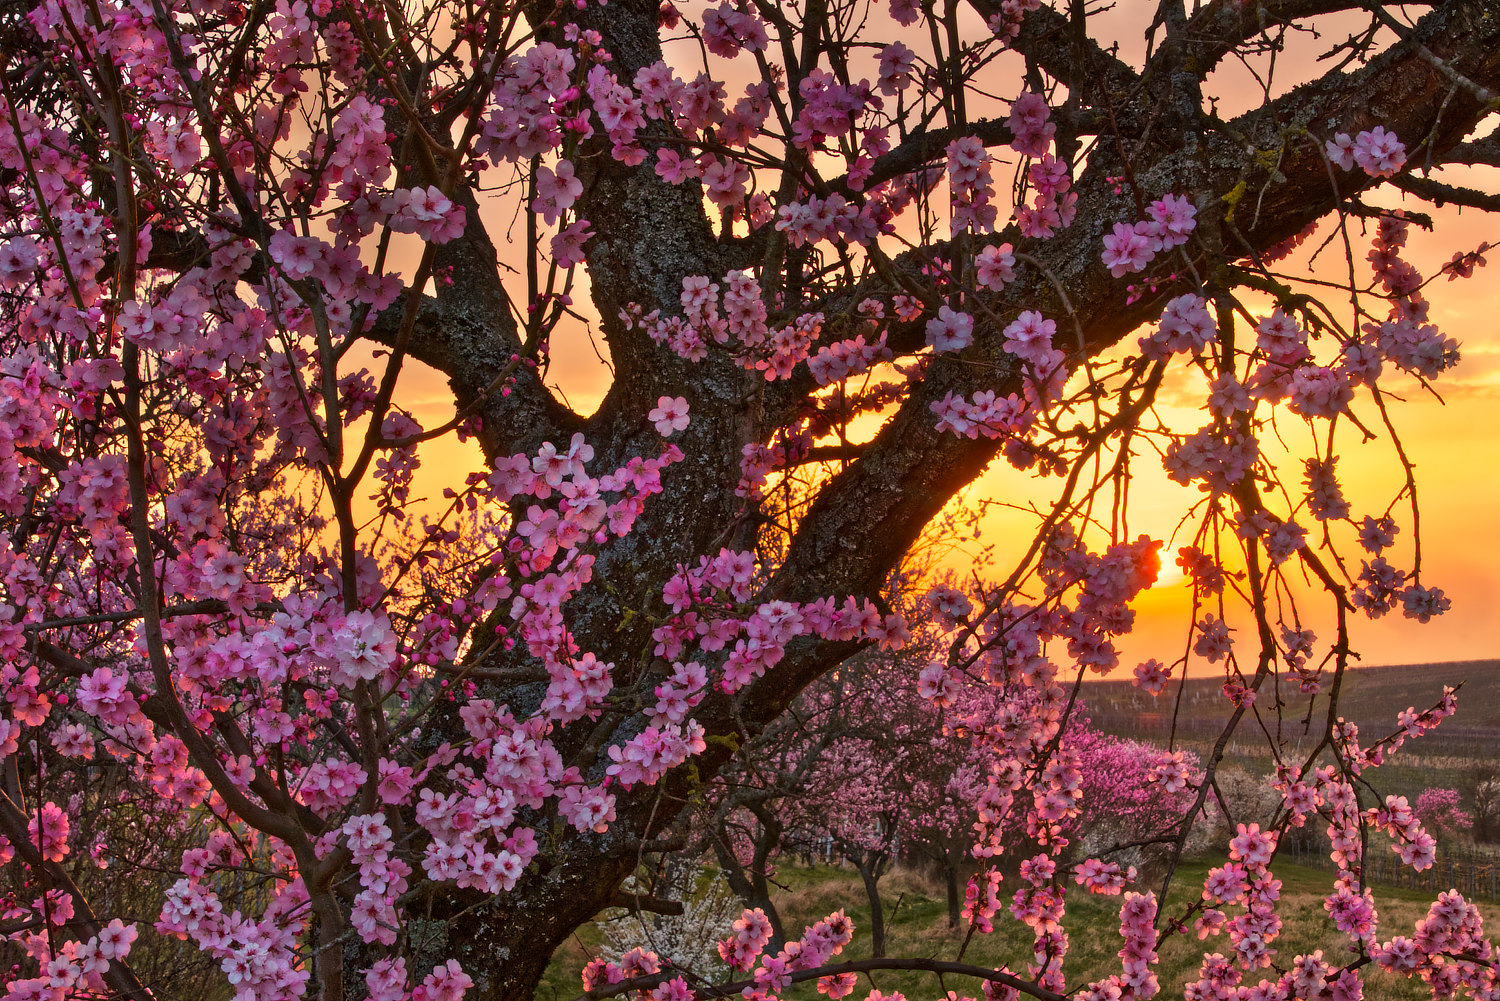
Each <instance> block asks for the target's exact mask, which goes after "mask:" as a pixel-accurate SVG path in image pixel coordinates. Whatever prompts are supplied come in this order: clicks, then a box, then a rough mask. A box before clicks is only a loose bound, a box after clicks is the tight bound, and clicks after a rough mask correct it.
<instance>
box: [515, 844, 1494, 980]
mask: <svg viewBox="0 0 1500 1001" xmlns="http://www.w3.org/2000/svg"><path fill="white" fill-rule="evenodd" d="M1215 864H1218V863H1217V862H1199V863H1194V864H1186V865H1184V866H1183V867H1182V868H1180V869H1179V870H1178V876H1177V878H1176V879H1175V880H1174V883H1173V888H1172V890H1171V892H1170V906H1169V910H1168V913H1180V912H1181V911H1182V910H1183V907H1184V905H1185V904H1186V903H1187V902H1188V901H1189V900H1193V899H1196V898H1197V896H1198V894H1199V893H1200V892H1201V890H1202V886H1203V879H1204V877H1205V876H1206V875H1207V872H1208V869H1209V868H1210V866H1211V865H1215ZM1272 868H1273V871H1274V872H1275V874H1276V875H1277V877H1278V878H1279V879H1280V880H1281V881H1282V891H1281V896H1282V909H1281V915H1282V920H1283V922H1284V924H1283V927H1282V933H1281V937H1280V938H1279V939H1277V941H1276V942H1275V948H1276V950H1277V952H1276V956H1275V960H1276V961H1277V963H1278V965H1282V966H1285V965H1286V964H1287V963H1289V962H1290V961H1291V959H1292V957H1294V956H1297V955H1299V954H1303V953H1307V952H1311V951H1312V950H1314V949H1322V950H1323V955H1324V957H1325V958H1327V959H1328V960H1330V961H1332V962H1338V961H1340V960H1341V959H1342V957H1344V956H1345V955H1347V954H1348V953H1347V949H1348V939H1347V938H1345V937H1344V936H1343V935H1341V934H1340V933H1339V932H1338V931H1337V930H1336V929H1334V927H1333V926H1332V924H1331V923H1330V922H1329V920H1328V918H1327V915H1326V913H1325V912H1324V910H1323V897H1324V896H1325V895H1326V894H1327V893H1328V892H1329V890H1330V889H1331V888H1332V882H1333V877H1332V875H1331V874H1329V873H1326V872H1320V871H1319V870H1316V869H1311V868H1307V867H1304V866H1299V865H1293V864H1291V863H1288V862H1278V863H1277V864H1276V865H1274V866H1273V867H1272ZM778 878H779V880H780V882H781V883H782V884H783V886H784V887H785V889H784V890H783V891H782V892H781V893H780V894H779V895H778V897H777V898H776V903H777V906H778V908H779V909H780V911H781V914H782V918H783V920H784V921H785V923H786V926H787V929H788V934H790V935H796V934H798V932H799V931H800V929H801V928H803V927H804V926H805V925H806V924H808V923H810V922H812V921H815V920H817V919H818V918H820V917H822V916H824V915H826V914H828V913H829V912H830V911H834V910H837V909H838V908H840V907H842V908H843V909H844V911H845V912H846V913H847V914H848V915H849V916H850V917H851V918H853V919H854V922H855V937H854V942H853V943H852V944H851V945H850V947H849V948H848V949H846V950H845V951H844V954H843V956H841V957H840V958H841V959H863V958H866V957H868V956H869V955H870V939H869V905H868V903H867V902H866V899H865V895H864V891H863V889H862V888H861V886H860V882H859V877H858V876H857V875H856V874H855V873H854V872H853V871H852V870H844V869H839V868H836V867H832V866H817V867H813V868H810V869H802V868H798V869H788V870H783V872H782V873H781V874H780V876H779V877H778ZM1011 889H1012V890H1013V889H1014V887H1011ZM881 890H882V899H883V900H884V901H885V906H886V911H887V915H888V917H887V948H886V952H887V954H888V955H890V956H923V957H932V958H938V959H955V958H957V956H958V951H959V947H960V946H961V945H962V943H963V939H964V932H963V931H962V930H961V929H960V930H957V931H950V930H949V929H948V920H947V907H946V904H945V897H944V895H943V888H942V885H941V884H940V883H937V882H934V881H931V880H928V879H926V878H925V877H924V876H922V875H921V874H919V873H916V872H912V871H907V870H898V871H896V872H895V873H893V874H891V875H890V876H888V877H887V878H886V879H884V880H883V881H882V883H881ZM1374 893H1375V900H1376V903H1377V905H1378V908H1379V911H1380V919H1381V924H1380V929H1379V932H1378V936H1379V938H1380V939H1381V940H1382V941H1383V940H1385V939H1388V938H1390V937H1391V936H1393V935H1397V934H1408V935H1409V934H1410V933H1411V930H1412V925H1413V924H1414V923H1415V922H1416V921H1417V920H1418V919H1419V918H1421V917H1423V916H1424V915H1425V914H1426V913H1427V909H1428V907H1429V905H1430V904H1431V903H1432V901H1433V899H1434V896H1433V894H1431V893H1429V892H1427V891H1414V890H1405V889H1393V888H1388V887H1375V888H1374ZM898 899H899V901H900V903H899V905H898V906H896V905H897V901H898ZM892 906H896V912H895V915H894V920H892V919H891V918H890V916H889V915H890V910H891V908H892ZM1479 906H1480V912H1481V913H1482V914H1483V915H1484V916H1485V917H1486V919H1488V918H1490V917H1492V913H1491V912H1492V911H1493V908H1492V907H1491V906H1490V905H1488V904H1486V903H1480V905H1479ZM1119 908H1120V898H1119V897H1103V896H1093V895H1090V894H1085V893H1082V892H1077V893H1069V895H1068V914H1067V917H1066V918H1065V920H1064V922H1063V923H1064V927H1066V928H1067V930H1068V934H1069V937H1070V948H1069V952H1068V959H1067V962H1066V966H1065V969H1066V970H1067V973H1068V982H1069V984H1070V985H1076V986H1081V985H1083V984H1086V983H1088V982H1089V981H1091V980H1097V979H1100V978H1102V977H1105V976H1108V975H1109V974H1110V973H1113V972H1117V971H1118V970H1119V959H1118V958H1117V956H1116V952H1117V950H1118V949H1119V948H1120V945H1121V939H1120V935H1119ZM1234 913H1236V911H1235V910H1231V911H1230V914H1231V916H1232V915H1233V914H1234ZM1490 927H1491V925H1490V923H1489V921H1488V920H1487V921H1486V928H1487V930H1488V929H1489V928H1490ZM793 929H796V930H797V931H793ZM598 941H599V936H598V933H597V931H596V930H595V929H594V928H593V927H592V926H589V927H586V928H584V929H581V930H580V932H579V934H578V935H577V936H576V937H575V938H574V939H573V940H570V941H569V942H568V943H567V944H566V945H564V946H563V948H561V949H559V950H558V953H557V955H556V956H554V957H553V960H552V965H551V967H550V968H549V969H548V973H547V977H546V979H545V980H544V981H543V982H542V984H541V986H540V988H539V989H538V991H537V1001H569V999H571V998H575V997H577V996H578V995H579V994H580V993H581V991H582V987H581V985H580V983H579V979H578V977H579V971H580V970H581V969H582V967H583V964H584V963H585V962H586V961H587V959H588V957H589V956H590V955H592V954H593V950H594V949H595V948H596V947H597V945H598ZM1030 947H1031V932H1030V929H1029V928H1027V927H1026V926H1024V925H1022V924H1021V923H1020V922H1018V921H1015V920H1014V919H1011V918H1010V917H1009V916H1008V914H1007V916H1005V917H1004V918H1003V919H1001V920H997V923H996V930H995V933H994V934H992V935H976V936H974V938H973V940H972V941H970V943H969V946H968V950H967V952H966V953H965V954H964V957H963V961H964V962H966V963H972V964H974V965H978V966H987V967H998V966H999V965H1000V964H1002V963H1005V964H1009V965H1010V968H1011V969H1012V970H1018V971H1020V970H1024V968H1025V962H1026V960H1027V958H1029V953H1030ZM1205 951H1217V952H1223V953H1225V954H1228V953H1229V951H1230V950H1229V945H1228V941H1227V936H1220V937H1218V938H1216V939H1212V940H1210V941H1208V942H1200V941H1198V939H1197V937H1196V936H1194V935H1189V936H1185V937H1183V936H1179V937H1176V938H1173V939H1172V940H1171V941H1170V942H1168V943H1167V944H1166V945H1165V946H1164V947H1163V948H1162V952H1161V962H1160V964H1159V965H1158V967H1157V976H1158V978H1159V979H1160V981H1161V985H1162V992H1161V994H1160V995H1159V996H1160V997H1163V998H1180V997H1182V988H1183V984H1184V983H1186V982H1187V981H1189V980H1195V979H1197V971H1198V965H1199V963H1200V961H1201V958H1202V955H1203V953H1204V952H1205ZM1363 973H1364V977H1365V997H1366V998H1370V999H1372V1001H1376V999H1378V1001H1407V999H1410V1001H1421V999H1427V998H1430V997H1431V996H1432V995H1431V991H1430V990H1428V989H1427V988H1426V987H1425V985H1423V984H1422V983H1421V982H1420V981H1412V980H1407V979H1405V978H1401V977H1394V976H1391V975H1389V974H1386V973H1383V972H1381V971H1379V970H1377V969H1375V968H1374V967H1373V965H1369V966H1366V967H1365V968H1364V970H1363ZM1269 975H1270V973H1269V972H1268V971H1259V972H1258V973H1257V975H1256V976H1253V977H1249V978H1247V979H1248V982H1251V983H1254V982H1255V981H1257V980H1259V979H1260V977H1261V976H1269ZM726 979H727V978H726ZM872 987H878V988H879V989H881V990H882V991H885V992H890V991H900V992H901V993H902V994H905V995H906V996H907V997H908V998H911V999H912V1001H919V999H926V998H940V997H942V996H943V993H944V991H947V990H953V991H957V992H958V993H959V994H960V995H967V996H971V997H975V996H978V995H979V982H978V981H977V980H973V979H970V978H962V977H958V978H955V977H949V978H945V979H944V980H943V982H941V983H940V982H939V980H938V978H937V977H936V976H934V975H932V974H927V973H906V972H876V973H874V974H872V975H871V976H870V977H869V978H868V979H866V980H862V981H861V983H860V985H859V987H858V988H857V990H856V992H855V994H854V998H855V999H856V1001H857V999H858V998H861V997H863V996H864V994H865V993H867V992H868V991H869V990H870V988H872ZM785 996H786V997H788V998H793V999H796V1001H813V999H815V998H817V997H818V994H817V992H816V989H815V987H814V985H813V984H812V983H806V984H801V985H798V986H797V987H795V988H793V989H792V990H791V991H788V992H787V994H786V995H785Z"/></svg>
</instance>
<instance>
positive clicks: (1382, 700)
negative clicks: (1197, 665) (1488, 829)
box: [1082, 660, 1500, 757]
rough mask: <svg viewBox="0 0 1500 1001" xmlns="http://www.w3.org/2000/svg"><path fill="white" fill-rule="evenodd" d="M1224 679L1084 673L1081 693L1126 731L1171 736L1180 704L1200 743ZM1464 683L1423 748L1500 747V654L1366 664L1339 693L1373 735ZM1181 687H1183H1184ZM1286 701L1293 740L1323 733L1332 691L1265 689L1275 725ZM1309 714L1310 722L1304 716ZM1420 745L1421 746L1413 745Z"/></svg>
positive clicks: (1213, 719)
mask: <svg viewBox="0 0 1500 1001" xmlns="http://www.w3.org/2000/svg"><path fill="white" fill-rule="evenodd" d="M1222 685H1223V679H1222V678H1217V677H1212V678H1189V679H1187V681H1186V682H1182V683H1180V684H1179V683H1173V684H1172V685H1170V686H1168V688H1167V690H1166V691H1165V692H1163V693H1162V695H1161V696H1159V697H1157V698H1152V697H1151V696H1150V695H1147V694H1145V693H1144V692H1141V691H1139V690H1137V689H1136V688H1135V687H1134V686H1132V685H1131V684H1130V683H1129V682H1128V681H1115V680H1109V681H1085V682H1084V686H1083V692H1082V696H1083V701H1084V704H1085V705H1086V706H1087V707H1088V713H1089V716H1090V717H1091V718H1092V719H1093V721H1094V723H1095V725H1097V726H1099V727H1100V728H1101V729H1103V730H1105V731H1107V732H1110V733H1117V734H1120V735H1122V736H1133V737H1141V738H1150V739H1152V740H1157V739H1165V738H1166V737H1167V735H1168V734H1169V733H1170V732H1171V729H1172V724H1173V719H1172V717H1173V710H1174V707H1176V706H1180V711H1179V712H1178V714H1177V721H1176V724H1177V725H1176V731H1177V733H1178V734H1179V735H1180V736H1182V737H1184V738H1186V739H1187V740H1188V741H1189V742H1194V743H1196V742H1197V741H1200V740H1204V739H1207V738H1210V737H1212V736H1214V735H1216V734H1217V733H1218V731H1219V728H1220V726H1221V725H1222V722H1223V718H1224V716H1225V712H1224V709H1225V707H1226V702H1225V698H1224V695H1223V692H1222ZM1444 685H1453V686H1459V685H1461V686H1462V687H1461V688H1460V691H1459V702H1458V706H1459V708H1458V713H1457V714H1456V715H1455V716H1453V718H1451V719H1449V720H1447V721H1445V722H1444V723H1443V725H1442V726H1441V727H1440V728H1439V729H1438V730H1437V731H1436V732H1435V733H1433V734H1430V735H1428V736H1427V737H1424V738H1423V740H1422V745H1421V748H1420V753H1422V754H1424V755H1451V756H1455V757H1473V756H1481V755H1493V754H1494V753H1495V751H1496V750H1497V749H1500V660H1470V661H1455V662H1446V663H1436V664H1414V665H1399V666H1391V667H1363V668H1357V669H1354V670H1350V671H1349V672H1347V674H1346V676H1345V678H1344V683H1343V686H1342V689H1341V691H1340V693H1339V707H1338V714H1339V715H1340V716H1342V717H1343V718H1345V719H1348V720H1352V721H1353V722H1355V723H1357V724H1358V725H1359V728H1360V732H1361V734H1362V735H1364V736H1365V738H1366V739H1367V740H1373V739H1375V738H1377V737H1381V736H1384V735H1386V734H1388V733H1390V732H1391V731H1392V730H1393V729H1394V728H1395V719H1396V714H1397V713H1398V712H1400V711H1401V710H1402V709H1405V708H1406V707H1408V706H1416V707H1417V708H1418V709H1425V708H1427V707H1429V706H1431V705H1432V704H1434V703H1435V702H1437V700H1438V699H1439V698H1440V697H1441V696H1442V691H1443V686H1444ZM1179 689H1180V695H1179ZM1278 696H1279V698H1280V700H1281V703H1282V712H1281V724H1280V731H1279V733H1280V736H1281V737H1282V738H1283V740H1284V741H1286V742H1288V743H1290V744H1293V745H1295V744H1296V743H1298V742H1299V740H1298V738H1299V737H1301V736H1302V735H1303V734H1310V735H1313V736H1316V735H1319V734H1321V727H1320V726H1318V725H1317V721H1321V720H1323V719H1324V718H1325V716H1326V713H1327V710H1328V694H1327V692H1324V693H1320V694H1319V695H1317V696H1314V697H1311V698H1309V697H1308V696H1306V695H1303V694H1302V693H1301V692H1299V691H1297V689H1296V688H1295V687H1293V686H1290V685H1287V684H1285V683H1284V682H1283V683H1282V685H1281V686H1280V687H1279V689H1278V688H1274V687H1268V688H1267V689H1266V690H1263V692H1262V695H1261V699H1260V701H1259V703H1258V708H1259V710H1260V714H1261V717H1262V719H1264V720H1265V721H1266V723H1267V726H1268V727H1271V728H1272V732H1276V731H1275V729H1274V722H1275V716H1276V713H1275V712H1274V708H1275V706H1276V702H1277V698H1278ZM1309 720H1311V721H1312V723H1311V725H1308V726H1304V722H1306V721H1309ZM1413 750H1416V748H1413Z"/></svg>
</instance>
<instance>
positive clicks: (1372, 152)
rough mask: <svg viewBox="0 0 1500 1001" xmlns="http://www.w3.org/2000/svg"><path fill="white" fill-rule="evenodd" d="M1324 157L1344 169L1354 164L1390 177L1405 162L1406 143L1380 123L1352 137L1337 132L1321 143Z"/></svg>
mask: <svg viewBox="0 0 1500 1001" xmlns="http://www.w3.org/2000/svg"><path fill="white" fill-rule="evenodd" d="M1325 151H1326V152H1327V154H1328V159H1329V160H1330V161H1332V162H1333V163H1334V164H1335V165H1336V166H1338V167H1341V168H1343V169H1344V170H1353V169H1354V167H1355V165H1358V166H1359V168H1360V169H1361V170H1363V171H1364V172H1365V173H1366V174H1369V175H1370V176H1371V177H1391V176H1393V175H1394V174H1395V173H1396V171H1398V170H1400V169H1401V167H1402V165H1403V164H1405V163H1406V146H1405V145H1403V144H1402V142H1401V140H1400V139H1398V138H1397V137H1396V134H1395V133H1394V132H1390V131H1388V130H1387V129H1386V127H1385V126H1384V125H1377V126H1375V127H1374V128H1373V129H1367V130H1365V131H1363V132H1360V133H1359V134H1358V135H1356V136H1355V137H1354V138H1353V139H1350V138H1349V133H1347V132H1339V133H1337V134H1336V135H1334V137H1333V138H1332V139H1330V140H1328V142H1327V143H1326V144H1325Z"/></svg>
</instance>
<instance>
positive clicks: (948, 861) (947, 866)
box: [943, 852, 962, 928]
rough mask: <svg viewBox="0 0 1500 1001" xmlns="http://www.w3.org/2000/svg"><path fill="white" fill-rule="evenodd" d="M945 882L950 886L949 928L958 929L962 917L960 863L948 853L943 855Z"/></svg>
mask: <svg viewBox="0 0 1500 1001" xmlns="http://www.w3.org/2000/svg"><path fill="white" fill-rule="evenodd" d="M943 880H944V881H945V882H946V883H947V884H948V927H949V928H957V927H958V923H959V919H960V918H961V917H962V903H961V895H960V894H959V892H958V863H957V862H955V861H953V858H952V856H951V855H949V854H948V853H946V852H945V853H944V854H943Z"/></svg>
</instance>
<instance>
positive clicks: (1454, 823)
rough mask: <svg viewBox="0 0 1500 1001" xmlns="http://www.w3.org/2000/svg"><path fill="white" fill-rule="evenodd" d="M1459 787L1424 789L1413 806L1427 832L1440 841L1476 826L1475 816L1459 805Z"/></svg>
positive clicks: (1464, 832)
mask: <svg viewBox="0 0 1500 1001" xmlns="http://www.w3.org/2000/svg"><path fill="white" fill-rule="evenodd" d="M1459 803H1460V796H1459V793H1458V790H1457V789H1438V788H1429V789H1423V790H1422V792H1421V794H1420V795H1418V796H1417V802H1416V804H1415V805H1414V807H1413V812H1414V813H1415V814H1416V817H1417V820H1419V821H1421V823H1422V826H1423V828H1425V829H1426V830H1427V833H1429V834H1431V835H1433V836H1434V837H1436V838H1437V839H1438V840H1439V841H1445V840H1448V839H1450V838H1453V837H1455V836H1458V835H1462V834H1466V833H1467V832H1468V831H1469V830H1471V829H1472V828H1473V827H1474V818H1473V817H1471V816H1470V815H1469V814H1468V813H1466V812H1464V810H1463V808H1462V807H1461V806H1460V805H1459Z"/></svg>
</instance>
